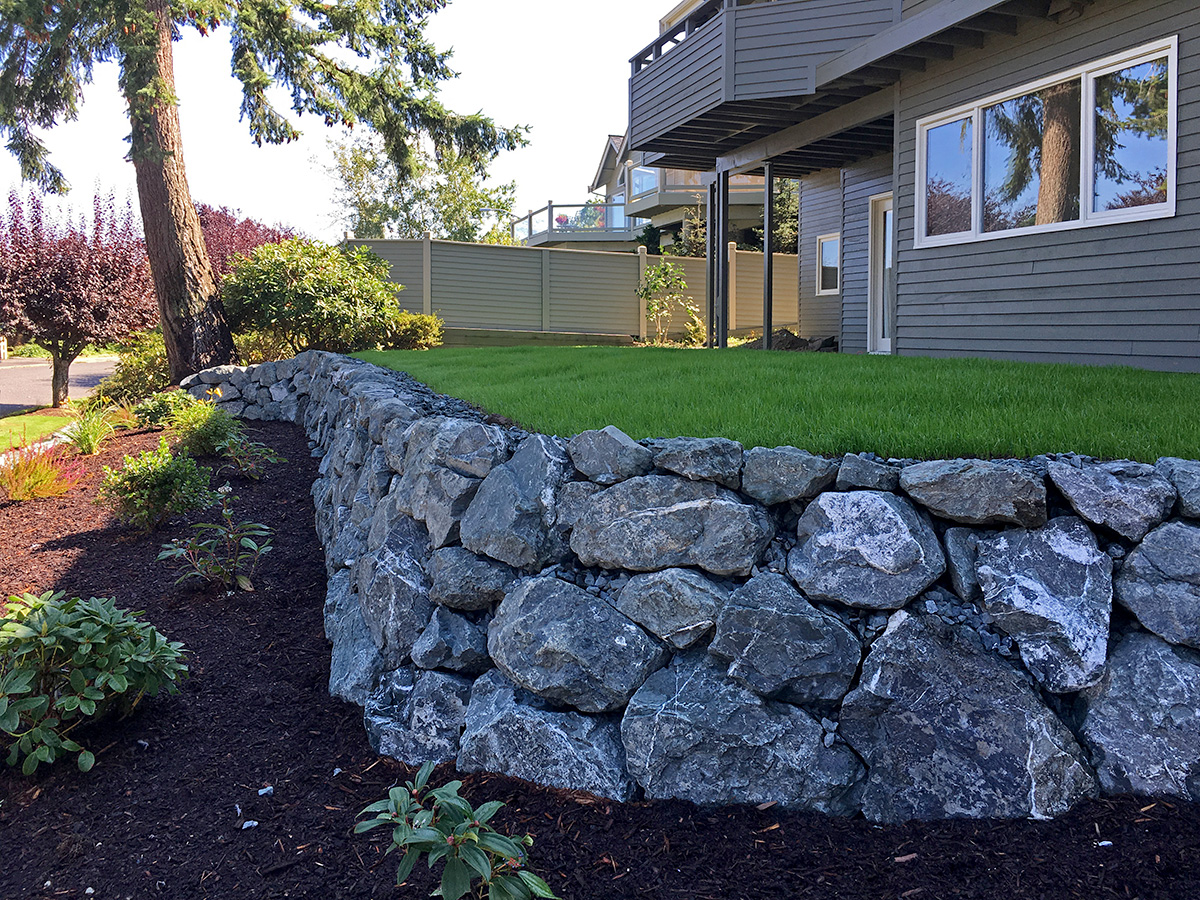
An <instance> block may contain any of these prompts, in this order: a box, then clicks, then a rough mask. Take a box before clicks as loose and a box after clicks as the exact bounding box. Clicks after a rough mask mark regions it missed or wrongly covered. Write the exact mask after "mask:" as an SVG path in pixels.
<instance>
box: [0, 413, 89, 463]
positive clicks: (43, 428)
mask: <svg viewBox="0 0 1200 900" xmlns="http://www.w3.org/2000/svg"><path fill="white" fill-rule="evenodd" d="M73 418H74V416H73V415H72V414H71V413H70V412H68V411H65V410H56V409H53V408H47V409H40V410H34V411H33V412H23V413H14V414H12V415H10V416H2V417H0V453H3V452H5V451H6V450H11V449H13V448H15V447H22V446H26V445H28V444H33V443H35V442H37V441H40V440H42V439H43V438H47V437H49V436H50V435H52V434H54V433H55V432H56V431H59V430H61V429H63V428H65V427H66V426H67V425H68V424H69V423H70V421H71V420H72V419H73Z"/></svg>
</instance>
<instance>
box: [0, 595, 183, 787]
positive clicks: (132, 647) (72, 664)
mask: <svg viewBox="0 0 1200 900" xmlns="http://www.w3.org/2000/svg"><path fill="white" fill-rule="evenodd" d="M65 597H66V595H65V594H63V593H62V592H59V593H50V592H47V593H45V594H42V595H41V596H40V597H35V596H33V595H32V594H25V595H24V596H21V597H9V598H8V602H7V603H6V604H4V607H3V610H2V611H0V732H4V733H5V734H6V735H8V736H9V737H10V738H12V739H13V741H12V743H11V744H10V745H9V748H8V764H9V765H10V766H13V765H16V764H17V763H18V762H21V771H22V772H24V773H25V774H26V775H29V774H31V773H32V772H33V771H34V770H35V769H37V767H38V766H39V765H40V764H41V763H52V762H54V761H55V760H56V759H58V758H59V757H60V756H63V755H64V754H68V753H75V754H78V756H77V758H76V762H77V764H78V765H79V768H80V769H82V770H83V771H84V772H86V771H88V770H89V769H91V768H92V765H93V764H94V763H95V761H96V760H95V757H94V756H93V755H92V754H91V753H90V752H89V751H88V750H85V749H84V748H83V747H82V746H81V745H80V744H79V743H77V742H76V741H75V740H73V739H72V738H71V737H70V734H71V733H72V732H73V731H74V730H75V729H76V728H77V727H78V726H79V725H81V724H83V723H84V722H86V721H88V720H89V719H93V718H97V717H101V716H103V715H105V714H106V713H118V714H122V715H128V714H129V713H130V712H132V711H133V709H134V708H135V707H136V706H137V704H138V702H139V701H140V700H141V699H142V697H144V696H147V695H148V696H151V697H153V696H155V695H156V694H157V693H158V692H159V690H161V689H162V688H164V687H165V688H166V689H167V691H168V693H172V694H173V693H176V692H178V690H179V687H178V684H177V682H179V681H180V680H181V679H182V678H183V677H184V676H185V675H186V674H187V666H186V665H184V663H183V657H184V654H185V653H186V652H187V651H185V650H184V648H183V645H182V644H179V643H175V642H169V641H167V639H166V638H164V637H163V636H162V635H161V634H160V633H159V632H158V631H157V630H156V629H155V628H154V627H153V626H152V625H150V624H149V623H147V622H143V621H140V620H139V618H138V617H139V616H140V615H141V613H138V612H128V611H126V610H123V609H118V608H117V607H116V606H115V604H114V603H113V601H112V600H105V599H97V598H95V597H93V598H92V599H90V600H81V599H80V598H78V597H75V598H73V599H71V600H66V599H64V598H65ZM22 760H23V762H22Z"/></svg>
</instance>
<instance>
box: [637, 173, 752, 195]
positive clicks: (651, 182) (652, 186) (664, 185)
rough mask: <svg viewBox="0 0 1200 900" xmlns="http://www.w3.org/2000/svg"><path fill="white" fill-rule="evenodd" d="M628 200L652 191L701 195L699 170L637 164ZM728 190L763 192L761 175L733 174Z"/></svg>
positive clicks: (701, 179) (652, 192)
mask: <svg viewBox="0 0 1200 900" xmlns="http://www.w3.org/2000/svg"><path fill="white" fill-rule="evenodd" d="M629 183H630V195H629V199H630V200H638V199H640V198H642V197H645V196H647V195H649V194H654V193H663V194H669V193H693V194H696V195H697V196H698V197H699V196H701V195H703V193H704V191H705V185H704V181H703V176H702V175H701V173H699V172H689V171H686V170H683V169H651V168H647V167H645V166H638V167H637V168H635V169H634V170H633V171H632V172H631V173H630V176H629ZM729 187H730V191H731V192H734V193H744V192H750V193H758V194H761V193H762V192H763V179H762V176H761V175H734V176H733V177H732V178H730V179H729Z"/></svg>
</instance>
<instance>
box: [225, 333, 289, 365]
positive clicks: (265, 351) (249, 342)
mask: <svg viewBox="0 0 1200 900" xmlns="http://www.w3.org/2000/svg"><path fill="white" fill-rule="evenodd" d="M233 345H234V346H235V347H236V348H237V353H238V359H240V360H241V361H242V364H243V365H246V366H255V365H258V364H259V363H264V362H275V361H276V360H280V359H288V358H289V357H290V356H292V350H291V348H290V347H289V346H288V345H287V344H286V343H284V342H283V341H282V340H280V339H279V338H278V337H277V336H276V335H273V334H268V333H267V332H263V331H245V332H242V333H240V334H235V335H234V336H233Z"/></svg>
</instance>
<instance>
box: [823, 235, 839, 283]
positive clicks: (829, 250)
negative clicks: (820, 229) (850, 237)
mask: <svg viewBox="0 0 1200 900" xmlns="http://www.w3.org/2000/svg"><path fill="white" fill-rule="evenodd" d="M841 249H842V240H841V235H839V234H825V235H822V236H821V237H819V238H817V293H818V294H836V293H837V292H838V291H840V290H841V287H842V286H841V262H842V260H841Z"/></svg>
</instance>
